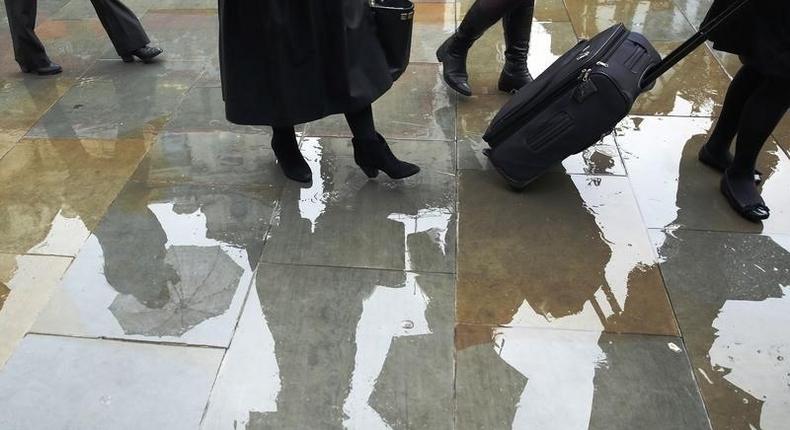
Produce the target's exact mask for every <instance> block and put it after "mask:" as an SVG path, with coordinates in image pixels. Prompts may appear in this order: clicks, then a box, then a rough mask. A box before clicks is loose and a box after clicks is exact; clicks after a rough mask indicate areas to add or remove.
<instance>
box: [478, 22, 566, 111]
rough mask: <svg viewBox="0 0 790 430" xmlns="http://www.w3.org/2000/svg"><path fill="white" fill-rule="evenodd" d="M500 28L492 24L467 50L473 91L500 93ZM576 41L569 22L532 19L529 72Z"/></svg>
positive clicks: (502, 54) (537, 72) (502, 58)
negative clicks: (535, 20)
mask: <svg viewBox="0 0 790 430" xmlns="http://www.w3.org/2000/svg"><path fill="white" fill-rule="evenodd" d="M502 32H503V30H502V26H501V25H499V24H497V25H495V26H494V27H492V28H491V29H490V30H489V31H487V32H486V33H485V35H484V36H483V37H481V38H480V39H479V40H478V41H477V42H476V43H475V44H474V45H473V46H472V49H471V50H470V51H469V59H468V61H467V69H468V70H469V75H470V77H469V83H470V85H471V86H472V91H474V93H475V94H478V95H493V94H500V91H499V88H498V82H499V74H500V73H501V71H502V66H503V65H504V64H505V40H504V37H503V35H502ZM576 43H577V39H576V34H575V33H574V32H573V27H572V26H571V24H570V23H569V22H545V23H544V22H534V23H533V24H532V32H531V40H530V50H529V58H528V60H527V61H528V65H529V70H530V72H531V73H532V75H533V76H538V75H540V74H541V73H542V72H543V71H544V70H546V68H547V67H549V66H550V65H551V64H552V63H553V62H554V61H555V60H556V59H557V58H559V57H560V56H561V55H562V54H564V53H565V52H567V51H568V50H569V49H571V48H573V47H574V46H575V45H576Z"/></svg>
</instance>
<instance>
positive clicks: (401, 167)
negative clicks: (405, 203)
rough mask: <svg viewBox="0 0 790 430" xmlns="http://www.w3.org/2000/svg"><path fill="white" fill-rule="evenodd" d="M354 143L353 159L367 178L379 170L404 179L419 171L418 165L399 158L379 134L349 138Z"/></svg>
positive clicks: (372, 176)
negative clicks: (363, 137) (375, 136)
mask: <svg viewBox="0 0 790 430" xmlns="http://www.w3.org/2000/svg"><path fill="white" fill-rule="evenodd" d="M351 143H352V144H353V145H354V161H355V162H356V163H357V166H359V167H360V168H361V169H362V171H363V172H365V174H366V175H367V176H368V178H375V177H376V176H378V174H379V170H381V171H382V172H384V173H386V174H387V176H389V177H390V178H392V179H404V178H408V177H409V176H413V175H416V174H417V173H419V172H420V168H419V166H417V165H415V164H412V163H407V162H405V161H401V160H399V159H398V158H397V157H395V155H394V154H393V153H392V150H390V147H389V145H388V144H387V141H386V140H385V139H384V137H383V136H381V135H380V134H379V135H378V138H377V139H372V140H371V139H357V138H354V139H352V140H351Z"/></svg>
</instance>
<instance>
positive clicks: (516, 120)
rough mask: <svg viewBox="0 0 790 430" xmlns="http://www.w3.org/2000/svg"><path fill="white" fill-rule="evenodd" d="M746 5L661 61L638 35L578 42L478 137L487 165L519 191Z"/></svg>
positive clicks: (599, 133)
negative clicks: (486, 158) (486, 147)
mask: <svg viewBox="0 0 790 430" xmlns="http://www.w3.org/2000/svg"><path fill="white" fill-rule="evenodd" d="M748 2H749V0H736V1H734V2H733V3H732V4H731V5H730V6H729V7H728V8H727V9H726V10H725V11H723V12H722V13H721V14H720V15H719V16H717V17H716V18H714V19H712V20H710V21H709V22H708V23H707V24H706V25H705V26H704V27H703V28H701V29H700V31H699V32H697V33H696V34H695V35H694V36H693V37H692V38H691V39H689V40H687V41H686V42H684V43H683V44H682V45H681V46H680V47H678V48H677V49H676V50H674V51H673V52H672V53H670V54H669V55H668V56H667V57H666V58H665V59H663V60H662V59H661V56H660V55H659V54H658V52H656V50H655V48H653V46H652V45H651V44H650V42H649V41H648V40H647V39H646V38H645V37H644V36H642V35H641V34H639V33H635V32H632V31H629V30H628V29H627V28H625V26H623V25H622V24H617V25H615V26H613V27H611V28H609V29H608V30H606V31H604V32H602V33H600V34H598V35H596V36H595V37H593V38H592V39H590V40H585V41H581V42H579V43H578V44H577V45H576V46H575V47H574V48H573V49H571V50H570V51H568V52H566V53H565V54H564V55H563V56H561V57H560V58H558V59H557V61H555V62H554V63H553V64H552V65H551V66H549V68H548V69H546V70H545V71H544V72H543V73H541V75H540V76H538V78H537V79H535V81H534V82H532V83H531V84H529V85H527V86H525V87H524V88H522V89H521V90H520V91H519V92H518V93H516V94H515V95H514V96H513V98H512V99H511V100H510V101H509V102H508V103H507V104H505V106H504V107H502V109H501V110H500V111H499V113H498V114H497V115H496V117H494V120H493V121H492V122H491V125H490V126H489V128H488V130H487V131H486V133H485V135H483V140H485V141H486V142H488V144H489V146H491V149H488V150H486V155H487V156H488V158H489V160H490V161H491V164H493V166H494V167H495V168H496V169H497V171H498V172H499V173H500V174H502V176H504V177H505V179H506V180H507V182H508V183H509V184H510V185H511V186H512V187H513V188H516V189H523V188H525V187H526V186H527V184H529V183H530V182H532V181H533V180H535V179H537V178H538V177H539V176H540V175H541V174H543V173H545V172H546V171H547V170H548V169H549V168H551V166H552V165H554V164H556V163H558V162H560V161H562V160H564V159H565V158H566V157H568V156H570V155H573V154H576V153H579V152H581V151H584V150H585V149H587V148H588V147H590V146H592V145H594V144H595V143H596V142H598V141H599V140H600V139H601V138H602V137H603V136H605V135H607V134H609V133H611V132H612V131H613V129H614V127H615V126H616V125H617V123H619V122H620V120H622V119H623V118H624V117H625V116H626V115H627V114H628V112H629V111H630V110H631V107H632V106H633V104H634V101H635V100H636V98H637V97H638V96H639V95H640V94H641V93H642V92H644V91H648V90H650V88H652V86H653V83H654V82H655V80H656V79H658V77H659V76H661V75H662V74H663V73H664V72H666V71H667V70H669V69H670V68H671V67H672V66H674V65H675V64H677V62H678V61H680V60H682V59H683V58H684V57H685V56H686V55H688V54H689V53H691V52H692V51H693V50H694V49H696V48H697V47H698V46H699V45H701V44H702V43H704V42H705V40H706V39H707V34H708V33H709V32H710V31H711V30H713V29H714V28H715V27H716V26H718V25H719V24H721V23H722V22H724V21H725V20H726V19H727V18H729V17H730V16H731V15H732V14H733V13H735V12H736V11H737V10H738V9H740V7H742V6H744V5H745V4H746V3H748Z"/></svg>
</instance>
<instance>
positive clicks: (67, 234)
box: [0, 139, 148, 255]
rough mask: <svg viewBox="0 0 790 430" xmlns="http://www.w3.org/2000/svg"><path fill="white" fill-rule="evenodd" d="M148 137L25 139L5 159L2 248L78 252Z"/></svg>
mask: <svg viewBox="0 0 790 430" xmlns="http://www.w3.org/2000/svg"><path fill="white" fill-rule="evenodd" d="M147 148H148V144H147V142H145V141H144V140H135V139H125V140H124V139H121V140H90V139H85V140H68V139H64V140H45V139H42V140H23V141H22V142H21V143H19V144H18V145H16V146H15V147H14V149H12V150H11V151H10V152H9V153H8V154H6V156H5V157H3V158H2V160H0V251H1V252H7V253H11V254H25V253H37V254H55V255H75V254H76V252H77V250H78V249H79V248H80V246H82V244H83V242H85V239H87V237H88V235H89V233H90V230H92V229H93V228H94V227H95V226H96V225H97V223H98V222H99V219H100V218H101V216H102V215H103V214H104V212H105V210H106V209H107V207H108V206H109V205H110V203H111V202H112V201H113V199H114V198H115V196H116V195H117V194H118V192H119V191H120V190H121V188H122V187H123V184H124V183H125V182H126V181H127V179H128V178H129V176H130V175H131V174H132V172H133V171H134V169H135V168H136V167H137V164H138V163H139V162H140V159H141V158H142V157H143V154H144V153H145V151H146V149H147Z"/></svg>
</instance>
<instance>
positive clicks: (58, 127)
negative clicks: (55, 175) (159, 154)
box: [28, 61, 202, 139]
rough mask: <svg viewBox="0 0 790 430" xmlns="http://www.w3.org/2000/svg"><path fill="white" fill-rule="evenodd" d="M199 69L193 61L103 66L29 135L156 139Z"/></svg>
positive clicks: (103, 63) (92, 71) (109, 63)
mask: <svg viewBox="0 0 790 430" xmlns="http://www.w3.org/2000/svg"><path fill="white" fill-rule="evenodd" d="M201 70H202V67H201V66H199V65H198V64H196V63H193V62H175V61H170V62H160V63H154V64H146V65H143V64H142V63H135V64H124V63H122V62H118V61H99V62H98V63H96V65H95V66H94V67H92V68H91V69H90V70H89V71H88V72H87V74H86V75H85V76H83V77H82V78H81V79H80V81H79V82H78V83H77V84H76V85H75V86H74V87H73V88H71V89H70V90H69V91H68V92H67V93H66V94H65V95H64V96H63V97H62V98H61V99H60V100H59V101H58V102H57V103H55V105H54V106H53V107H52V108H51V109H50V110H49V112H47V113H46V115H44V116H43V117H42V118H41V120H40V121H38V123H36V125H35V126H34V127H33V129H32V130H30V132H29V133H28V136H29V137H51V138H104V139H108V138H109V139H111V138H131V137H143V136H145V135H147V134H151V133H154V134H155V133H156V132H157V131H158V130H160V129H161V128H162V127H163V126H164V124H165V122H166V121H167V119H168V118H169V117H170V115H171V114H172V112H173V111H174V110H175V108H176V107H177V106H178V104H179V103H180V101H181V98H182V97H183V95H184V94H186V92H187V90H189V87H190V86H191V85H192V83H193V82H194V81H195V80H196V79H197V78H198V75H199V73H200V71H201Z"/></svg>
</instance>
